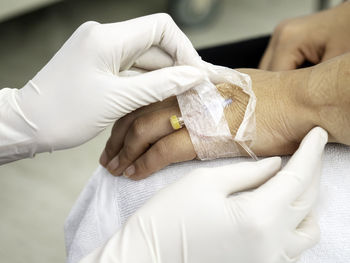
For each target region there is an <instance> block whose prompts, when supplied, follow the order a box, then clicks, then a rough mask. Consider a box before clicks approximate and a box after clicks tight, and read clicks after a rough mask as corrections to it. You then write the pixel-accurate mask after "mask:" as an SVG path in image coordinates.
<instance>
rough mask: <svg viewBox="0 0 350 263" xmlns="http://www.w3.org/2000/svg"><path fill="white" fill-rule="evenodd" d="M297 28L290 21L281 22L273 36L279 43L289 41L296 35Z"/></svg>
mask: <svg viewBox="0 0 350 263" xmlns="http://www.w3.org/2000/svg"><path fill="white" fill-rule="evenodd" d="M298 31H299V27H298V26H297V25H296V24H295V23H293V22H292V21H290V20H286V21H283V22H282V23H280V24H279V25H278V26H277V27H276V29H275V34H276V35H277V36H278V40H279V41H280V42H285V41H289V40H291V39H292V38H294V37H295V35H296V34H298Z"/></svg>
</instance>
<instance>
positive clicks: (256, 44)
mask: <svg viewBox="0 0 350 263" xmlns="http://www.w3.org/2000/svg"><path fill="white" fill-rule="evenodd" d="M270 38H271V36H269V35H268V36H261V37H257V38H252V39H247V40H241V41H239V42H234V43H228V44H223V45H218V46H215V47H208V48H203V49H200V50H198V54H199V55H200V56H201V57H202V59H203V60H205V61H207V62H210V63H212V64H215V65H220V66H225V67H229V68H233V69H234V68H258V66H259V62H260V60H261V58H262V56H263V55H264V52H265V50H266V48H267V45H268V43H269V41H270ZM313 65H314V64H313V63H311V62H309V61H305V62H304V63H303V64H302V65H301V66H300V67H299V68H306V67H311V66H313Z"/></svg>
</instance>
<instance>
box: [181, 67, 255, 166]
mask: <svg viewBox="0 0 350 263" xmlns="http://www.w3.org/2000/svg"><path fill="white" fill-rule="evenodd" d="M204 65H205V70H206V72H207V75H208V78H207V80H205V81H204V82H202V83H201V84H200V85H198V86H196V87H195V88H193V89H191V90H189V91H187V92H185V93H182V94H180V95H178V96H177V100H178V103H179V107H180V110H181V114H182V118H183V121H184V124H185V126H186V128H187V130H188V132H189V134H190V137H191V141H192V143H193V146H194V149H195V151H196V153H197V157H198V158H199V159H200V160H211V159H216V158H222V157H235V156H241V155H242V150H244V151H245V152H246V153H247V154H248V155H249V156H251V157H252V158H253V159H256V160H257V157H256V155H255V154H254V152H253V151H252V150H251V146H252V145H253V143H254V139H255V136H256V121H255V105H256V97H255V95H254V92H253V89H252V83H251V79H250V77H249V75H247V74H243V73H240V72H238V71H236V70H232V69H229V68H225V67H220V66H214V65H211V64H209V63H205V64H204ZM220 83H228V84H232V85H235V86H238V87H240V88H241V89H242V91H243V92H244V93H246V94H247V95H248V96H249V101H248V104H247V106H246V109H245V113H244V117H243V120H242V122H241V124H240V125H239V128H238V130H237V132H236V134H231V131H230V128H229V124H228V123H227V120H226V118H225V108H226V107H228V106H230V105H231V104H232V103H235V99H234V98H231V99H230V98H226V99H225V98H223V97H222V96H221V94H220V92H219V91H218V90H217V88H216V86H215V85H216V84H220ZM240 147H241V150H240Z"/></svg>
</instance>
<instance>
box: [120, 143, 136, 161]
mask: <svg viewBox="0 0 350 263" xmlns="http://www.w3.org/2000/svg"><path fill="white" fill-rule="evenodd" d="M120 158H121V159H122V160H123V159H124V160H125V161H128V162H133V161H134V149H133V147H132V146H131V145H130V144H125V145H124V147H123V154H122V155H121V156H120Z"/></svg>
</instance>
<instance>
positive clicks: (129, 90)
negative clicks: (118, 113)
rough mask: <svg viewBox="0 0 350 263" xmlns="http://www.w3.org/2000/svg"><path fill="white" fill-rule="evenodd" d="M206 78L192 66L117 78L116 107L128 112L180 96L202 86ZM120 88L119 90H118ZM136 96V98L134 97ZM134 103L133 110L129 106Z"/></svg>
mask: <svg viewBox="0 0 350 263" xmlns="http://www.w3.org/2000/svg"><path fill="white" fill-rule="evenodd" d="M204 78H205V75H204V73H203V72H202V71H200V70H199V69H197V68H195V67H191V66H174V67H168V68H163V69H159V70H154V71H151V72H147V73H144V74H140V75H136V76H132V77H122V78H120V77H116V78H115V80H116V83H114V85H115V88H114V90H113V91H112V92H115V93H116V95H115V96H114V97H115V98H116V99H118V101H116V102H115V103H116V105H120V104H122V105H125V107H124V108H126V109H127V111H128V112H125V114H127V113H129V112H131V111H134V110H136V109H138V108H140V107H143V106H146V105H149V104H151V103H154V102H158V101H162V100H164V99H166V98H168V97H171V96H175V95H178V94H180V93H183V92H185V91H186V90H188V89H190V88H193V87H194V86H196V85H198V84H200V83H201V82H202V81H203V80H204ZM116 87H118V88H116ZM133 94H135V96H133ZM130 100H132V101H133V103H132V105H133V106H132V108H131V107H130V106H129V107H128V106H127V105H131V104H130Z"/></svg>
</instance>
